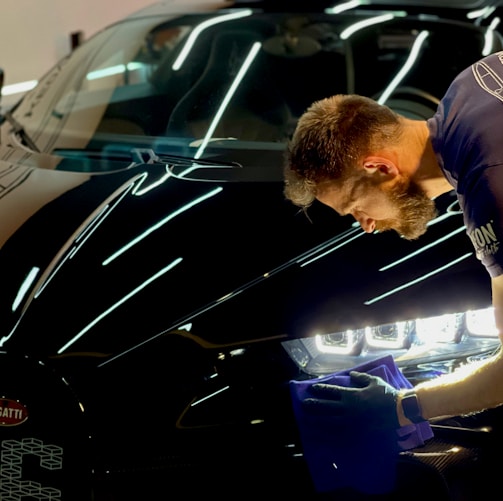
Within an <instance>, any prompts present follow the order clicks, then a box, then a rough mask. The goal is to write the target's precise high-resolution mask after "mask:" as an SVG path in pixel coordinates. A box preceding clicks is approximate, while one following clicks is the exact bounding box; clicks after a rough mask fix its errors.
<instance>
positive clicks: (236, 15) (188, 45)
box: [172, 9, 253, 71]
mask: <svg viewBox="0 0 503 501" xmlns="http://www.w3.org/2000/svg"><path fill="white" fill-rule="evenodd" d="M252 13H253V11H252V10H250V9H244V10H242V11H239V12H233V13H232V14H224V15H223V16H218V17H214V18H211V19H208V20H206V21H204V22H202V23H201V24H199V25H197V26H196V27H195V28H194V29H193V30H192V32H191V33H190V35H189V37H188V39H187V42H186V43H185V45H184V47H183V49H182V50H181V52H180V54H179V55H178V57H177V58H176V60H175V62H174V63H173V67H172V69H173V71H178V70H179V69H180V68H181V67H182V64H183V63H184V61H185V59H187V56H188V55H189V52H190V51H191V49H192V47H193V46H194V44H195V43H196V40H197V38H198V37H199V35H200V34H201V33H202V32H203V31H204V30H205V29H206V28H209V27H210V26H214V25H215V24H218V23H224V22H226V21H232V20H233V19H239V18H241V17H246V16H250V15H251V14H252Z"/></svg>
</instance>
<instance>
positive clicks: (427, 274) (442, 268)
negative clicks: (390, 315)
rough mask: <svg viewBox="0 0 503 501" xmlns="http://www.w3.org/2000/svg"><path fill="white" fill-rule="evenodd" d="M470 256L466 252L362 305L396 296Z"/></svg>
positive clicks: (470, 253) (469, 253)
mask: <svg viewBox="0 0 503 501" xmlns="http://www.w3.org/2000/svg"><path fill="white" fill-rule="evenodd" d="M472 254H473V253H472V252H468V253H467V254H465V255H463V256H461V257H458V258H457V259H455V260H454V261H451V262H450V263H447V264H446V265H444V266H441V267H440V268H437V269H436V270H433V271H431V272H430V273H426V274H425V275H423V276H421V277H418V278H416V279H415V280H411V281H410V282H407V283H405V284H403V285H401V286H400V287H396V288H395V289H391V290H390V291H388V292H385V293H384V294H381V295H380V296H376V297H375V298H373V299H368V300H367V301H364V303H363V304H365V305H367V306H368V305H371V304H373V303H377V302H378V301H381V300H382V299H384V298H385V297H388V296H391V295H393V294H396V293H397V292H400V291H401V290H404V289H407V288H409V287H412V286H413V285H416V284H418V283H419V282H422V281H423V280H426V279H428V278H430V277H432V276H434V275H437V274H438V273H441V272H442V271H444V270H447V269H448V268H450V267H451V266H454V265H455V264H458V263H460V262H461V261H463V260H465V259H466V258H468V257H470V256H471V255H472Z"/></svg>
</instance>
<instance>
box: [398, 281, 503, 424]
mask: <svg viewBox="0 0 503 501" xmlns="http://www.w3.org/2000/svg"><path fill="white" fill-rule="evenodd" d="M491 286H492V302H493V306H494V315H495V321H496V327H497V329H498V331H499V333H500V334H499V336H500V341H502V340H503V275H500V276H499V277H496V278H493V279H492V281H491ZM415 390H416V394H417V398H418V402H419V406H420V408H421V414H422V416H423V417H424V418H425V419H431V418H436V417H443V416H453V415H463V414H470V413H474V412H479V411H482V410H484V409H488V408H492V407H496V406H498V405H500V404H502V403H503V353H502V350H499V351H498V353H497V354H496V355H494V356H493V357H491V358H488V359H486V360H483V361H481V362H479V363H472V364H468V365H466V366H464V367H462V368H460V369H458V370H456V371H455V372H453V373H452V374H447V375H444V376H440V377H438V378H436V379H433V380H431V381H427V382H425V383H421V384H419V385H417V386H416V387H415ZM397 413H398V419H399V422H400V424H401V425H405V424H410V421H409V420H408V419H407V418H405V416H404V414H403V409H402V405H401V395H399V397H398V400H397Z"/></svg>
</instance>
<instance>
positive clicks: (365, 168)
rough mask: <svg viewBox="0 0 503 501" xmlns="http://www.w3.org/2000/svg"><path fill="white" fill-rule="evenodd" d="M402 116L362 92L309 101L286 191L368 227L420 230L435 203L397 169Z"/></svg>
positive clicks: (289, 160) (412, 234)
mask: <svg viewBox="0 0 503 501" xmlns="http://www.w3.org/2000/svg"><path fill="white" fill-rule="evenodd" d="M403 124H404V119H403V117H400V116H399V115H398V114H396V113H394V112H393V111H392V110H390V109H389V108H388V107H386V106H383V105H380V104H378V103H377V102H376V101H374V100H372V99H370V98H366V97H363V96H358V95H336V96H333V97H329V98H326V99H323V100H320V101H317V102H315V103H313V104H312V105H311V106H310V108H309V109H308V110H307V111H306V112H305V113H304V114H303V115H302V116H301V118H300V119H299V121H298V124H297V128H296V130H295V132H294V134H293V137H292V140H291V141H290V144H289V147H288V150H287V157H286V164H285V171H284V173H285V190H284V193H285V196H286V198H287V199H289V200H291V201H292V202H293V203H294V204H295V205H298V206H300V207H303V208H306V207H308V206H309V205H311V204H312V202H313V201H314V200H315V199H318V200H319V201H321V202H322V203H324V204H326V205H328V206H330V207H332V208H333V209H334V210H336V211H337V212H339V213H340V214H352V215H353V216H354V217H355V219H356V220H357V221H358V222H359V223H360V225H361V226H362V228H363V229H364V230H365V231H368V232H372V231H374V230H378V231H385V230H390V229H394V230H396V231H397V232H398V233H400V234H401V235H402V236H404V237H405V238H408V239H415V238H418V237H419V236H420V235H421V234H423V233H424V232H425V231H426V225H427V223H428V221H430V220H431V219H433V217H435V214H436V211H435V204H434V202H433V201H432V200H430V199H429V198H428V197H427V196H426V195H425V193H424V192H423V190H422V189H421V188H420V187H419V186H418V185H417V183H415V182H414V181H413V180H412V179H411V177H410V176H408V175H407V174H406V173H405V172H404V171H403V170H402V169H401V166H400V161H401V158H403V157H404V155H403V154H402V153H401V149H402V150H403V148H404V144H405V143H404V142H403V138H404V125H403ZM418 161H419V159H418Z"/></svg>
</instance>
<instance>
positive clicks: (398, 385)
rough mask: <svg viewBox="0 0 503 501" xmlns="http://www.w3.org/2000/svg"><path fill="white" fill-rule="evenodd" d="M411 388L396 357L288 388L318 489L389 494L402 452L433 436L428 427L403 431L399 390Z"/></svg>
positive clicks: (386, 357)
mask: <svg viewBox="0 0 503 501" xmlns="http://www.w3.org/2000/svg"><path fill="white" fill-rule="evenodd" d="M402 388H412V384H411V383H410V382H409V381H408V380H407V379H406V378H405V377H404V376H403V374H402V373H401V371H400V370H399V369H398V367H397V366H396V364H395V362H394V360H393V357H392V356H391V355H386V356H384V357H381V358H379V359H376V360H373V361H371V362H368V363H365V364H362V365H359V366H356V367H353V368H352V369H349V370H346V371H341V372H336V373H334V374H330V375H328V376H324V377H321V378H316V379H310V380H305V381H296V380H293V381H291V382H290V390H291V395H292V403H293V409H294V413H295V417H296V420H297V425H298V427H299V432H300V437H301V441H302V445H303V450H304V456H305V458H306V461H307V463H308V466H309V469H310V472H311V476H312V479H313V482H314V484H315V488H316V490H317V491H319V492H327V491H331V490H335V489H339V488H346V487H350V488H354V489H357V490H359V491H362V492H367V493H373V494H379V493H386V492H390V491H391V490H392V489H393V487H394V484H395V480H396V461H397V459H398V455H399V453H400V451H404V450H408V449H412V448H414V447H418V446H421V445H423V444H424V441H425V440H427V439H429V438H431V437H432V436H433V432H432V430H431V426H430V425H429V423H428V422H427V421H424V422H421V423H418V424H413V425H409V426H402V427H400V425H399V423H398V418H397V415H396V396H397V393H398V390H399V389H402Z"/></svg>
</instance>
